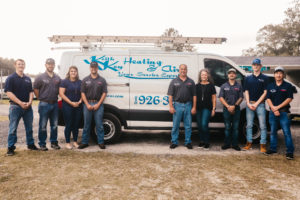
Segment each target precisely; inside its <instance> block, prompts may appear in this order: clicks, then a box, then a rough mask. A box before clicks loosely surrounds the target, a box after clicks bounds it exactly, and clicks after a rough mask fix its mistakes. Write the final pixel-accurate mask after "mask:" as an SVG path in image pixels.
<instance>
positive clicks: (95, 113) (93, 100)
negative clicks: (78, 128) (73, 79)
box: [78, 62, 107, 149]
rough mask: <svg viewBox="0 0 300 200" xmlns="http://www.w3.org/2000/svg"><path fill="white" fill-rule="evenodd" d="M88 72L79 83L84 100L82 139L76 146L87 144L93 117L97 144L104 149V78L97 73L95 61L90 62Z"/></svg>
mask: <svg viewBox="0 0 300 200" xmlns="http://www.w3.org/2000/svg"><path fill="white" fill-rule="evenodd" d="M90 72H91V74H90V75H89V76H87V77H85V78H84V79H83V80H82V83H81V97H82V100H83V102H84V105H83V117H84V127H83V132H82V141H81V144H80V145H79V147H78V148H79V149H84V148H86V147H88V146H89V145H88V143H89V136H90V131H91V123H92V117H94V122H95V125H96V133H97V139H98V145H99V147H100V149H105V145H104V129H103V124H102V121H103V113H104V106H103V101H104V99H105V97H106V94H107V84H106V80H105V79H104V78H103V77H101V76H100V75H99V74H98V63H97V62H91V63H90Z"/></svg>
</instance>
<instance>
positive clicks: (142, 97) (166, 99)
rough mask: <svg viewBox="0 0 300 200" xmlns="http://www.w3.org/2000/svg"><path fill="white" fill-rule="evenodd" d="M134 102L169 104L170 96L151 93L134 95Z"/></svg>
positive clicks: (141, 103) (140, 103)
mask: <svg viewBox="0 0 300 200" xmlns="http://www.w3.org/2000/svg"><path fill="white" fill-rule="evenodd" d="M134 104H139V105H161V104H162V105H164V106H166V105H169V97H168V96H163V97H161V96H151V95H147V96H146V95H140V96H134Z"/></svg>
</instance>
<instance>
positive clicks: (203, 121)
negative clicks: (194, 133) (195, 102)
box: [196, 108, 211, 144]
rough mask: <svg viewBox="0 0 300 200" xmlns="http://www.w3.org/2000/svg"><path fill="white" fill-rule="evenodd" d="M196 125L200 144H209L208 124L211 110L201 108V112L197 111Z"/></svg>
mask: <svg viewBox="0 0 300 200" xmlns="http://www.w3.org/2000/svg"><path fill="white" fill-rule="evenodd" d="M196 117H197V125H198V133H199V137H200V142H204V143H205V144H209V129H208V123H209V119H210V117H211V110H209V109H206V108H203V109H201V110H197V114H196Z"/></svg>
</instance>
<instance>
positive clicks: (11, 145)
mask: <svg viewBox="0 0 300 200" xmlns="http://www.w3.org/2000/svg"><path fill="white" fill-rule="evenodd" d="M15 68H16V72H15V73H13V74H12V75H10V76H8V77H7V79H6V81H5V89H4V91H5V92H6V95H7V96H8V97H9V102H10V106H9V131H8V150H7V155H8V156H12V155H14V154H15V152H14V150H15V149H16V147H15V143H16V142H17V129H18V124H19V121H20V119H21V117H22V118H23V121H24V126H25V131H26V143H27V148H28V149H30V150H38V148H37V147H36V146H35V145H34V139H33V136H32V121H33V112H32V108H31V103H32V99H33V90H32V83H31V80H30V78H29V77H28V76H25V74H24V69H25V62H24V60H22V59H17V60H16V61H15Z"/></svg>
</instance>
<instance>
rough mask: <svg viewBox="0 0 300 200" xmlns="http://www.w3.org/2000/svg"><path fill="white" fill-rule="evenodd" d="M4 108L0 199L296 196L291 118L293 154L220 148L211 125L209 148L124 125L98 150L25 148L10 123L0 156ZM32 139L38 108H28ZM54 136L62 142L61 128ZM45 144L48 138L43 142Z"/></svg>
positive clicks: (298, 129) (297, 165) (299, 163)
mask: <svg viewBox="0 0 300 200" xmlns="http://www.w3.org/2000/svg"><path fill="white" fill-rule="evenodd" d="M6 109H7V110H8V107H5V106H3V105H0V116H4V117H3V120H2V121H1V122H0V199H1V200H2V199H220V200H221V199H222V200H223V199H247V200H248V199H300V192H299V188H300V170H299V169H300V159H299V155H300V153H299V152H300V151H299V148H298V147H299V145H300V126H299V125H293V126H292V132H293V139H294V144H295V147H296V154H295V157H296V159H295V160H293V161H288V160H286V159H285V157H284V152H285V146H284V139H283V136H282V133H280V134H279V146H280V149H279V154H278V155H274V156H265V155H262V154H261V153H259V149H258V147H259V146H258V145H257V144H256V145H254V149H253V150H251V151H249V152H237V151H234V150H232V149H230V150H226V151H222V150H221V148H220V147H221V145H222V143H223V133H222V131H217V132H214V131H212V134H211V136H212V138H211V141H212V147H211V148H210V150H209V151H205V150H201V149H198V148H196V145H197V143H198V136H197V135H196V134H194V135H193V137H192V140H193V144H194V149H192V150H188V149H186V148H185V147H184V146H183V145H182V142H183V135H181V136H180V142H181V144H180V146H179V147H178V148H176V149H174V150H170V149H169V142H170V133H169V132H168V131H166V132H162V131H133V132H126V133H125V134H124V135H123V136H122V138H121V141H120V143H118V144H113V145H107V149H106V150H100V149H99V147H98V146H97V145H95V144H94V143H92V142H91V143H90V146H89V147H88V148H87V149H84V150H66V149H64V148H63V149H62V150H58V151H55V150H49V151H48V152H40V151H38V152H34V151H28V150H26V145H25V144H26V143H25V142H26V140H25V137H24V135H25V134H24V127H23V125H22V122H21V124H20V127H19V129H18V132H19V133H18V143H17V149H16V152H17V154H16V155H15V156H13V157H7V156H5V153H6V141H7V131H8V121H7V119H6V118H5V112H7V111H6ZM34 111H35V116H34V117H35V119H34V137H35V139H36V140H35V141H36V144H37V126H38V115H37V113H36V112H37V108H36V107H34ZM58 132H59V143H60V145H61V146H62V147H64V135H63V127H60V128H59V131H58ZM48 147H50V145H49V144H48Z"/></svg>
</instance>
